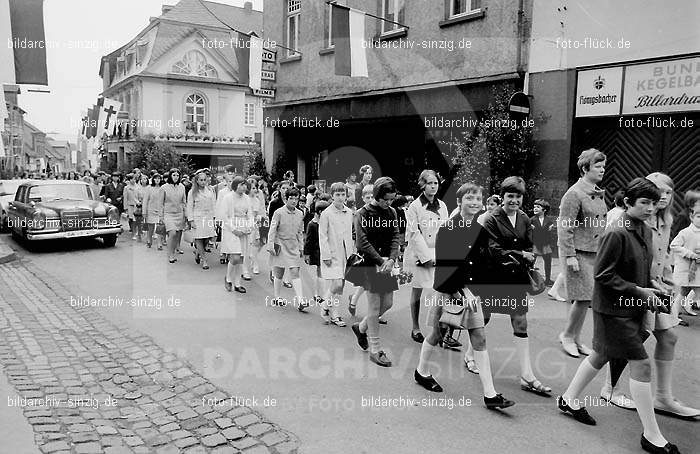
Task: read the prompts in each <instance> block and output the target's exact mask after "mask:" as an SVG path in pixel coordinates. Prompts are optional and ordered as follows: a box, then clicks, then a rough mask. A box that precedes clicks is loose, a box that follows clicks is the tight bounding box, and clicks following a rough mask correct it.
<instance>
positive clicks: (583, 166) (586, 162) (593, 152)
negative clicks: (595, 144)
mask: <svg viewBox="0 0 700 454" xmlns="http://www.w3.org/2000/svg"><path fill="white" fill-rule="evenodd" d="M606 159H607V158H606V156H605V153H603V152H602V151H599V150H597V149H595V148H589V149H588V150H584V151H582V152H581V154H580V155H579V156H578V161H576V165H577V166H578V171H579V172H580V173H581V175H583V174H584V173H586V172H588V171H589V170H591V166H592V165H595V164H596V163H598V162H603V161H605V160H606Z"/></svg>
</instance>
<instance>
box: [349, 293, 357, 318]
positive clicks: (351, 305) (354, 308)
mask: <svg viewBox="0 0 700 454" xmlns="http://www.w3.org/2000/svg"><path fill="white" fill-rule="evenodd" d="M349 300H350V301H349V302H348V312H349V313H350V315H352V316H353V317H354V316H355V312H356V311H357V306H355V305H354V304H352V295H350V296H349Z"/></svg>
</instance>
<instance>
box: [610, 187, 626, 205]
mask: <svg viewBox="0 0 700 454" xmlns="http://www.w3.org/2000/svg"><path fill="white" fill-rule="evenodd" d="M613 201H614V203H615V206H616V207H619V208H624V207H625V191H624V189H620V190H618V191H617V192H616V193H615V196H614V199H613Z"/></svg>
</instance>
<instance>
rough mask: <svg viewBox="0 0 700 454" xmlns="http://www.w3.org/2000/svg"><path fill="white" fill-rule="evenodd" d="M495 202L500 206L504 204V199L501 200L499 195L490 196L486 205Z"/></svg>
mask: <svg viewBox="0 0 700 454" xmlns="http://www.w3.org/2000/svg"><path fill="white" fill-rule="evenodd" d="M489 202H493V203H495V204H496V205H500V204H501V203H502V202H503V199H501V196H500V195H498V194H493V195H492V196H490V197H489V198H488V199H486V203H489Z"/></svg>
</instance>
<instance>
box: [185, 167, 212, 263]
mask: <svg viewBox="0 0 700 454" xmlns="http://www.w3.org/2000/svg"><path fill="white" fill-rule="evenodd" d="M210 181H211V175H210V173H209V170H208V169H202V170H198V171H197V172H196V173H195V174H194V184H193V185H192V189H190V193H189V196H188V197H187V208H186V213H187V220H188V222H189V228H190V229H191V230H192V239H193V240H194V244H195V248H196V249H197V250H196V252H195V262H197V264H199V263H200V261H201V263H202V269H205V270H208V269H209V264H208V263H207V251H206V246H207V244H208V243H209V239H210V238H212V237H214V236H216V229H215V228H214V208H215V205H216V195H215V194H214V190H213V189H212V188H211V187H210V186H209V182H210Z"/></svg>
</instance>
